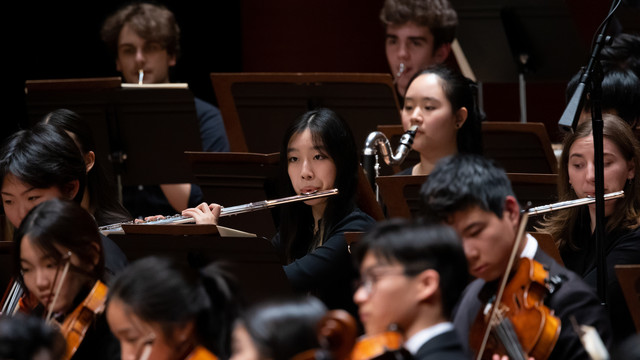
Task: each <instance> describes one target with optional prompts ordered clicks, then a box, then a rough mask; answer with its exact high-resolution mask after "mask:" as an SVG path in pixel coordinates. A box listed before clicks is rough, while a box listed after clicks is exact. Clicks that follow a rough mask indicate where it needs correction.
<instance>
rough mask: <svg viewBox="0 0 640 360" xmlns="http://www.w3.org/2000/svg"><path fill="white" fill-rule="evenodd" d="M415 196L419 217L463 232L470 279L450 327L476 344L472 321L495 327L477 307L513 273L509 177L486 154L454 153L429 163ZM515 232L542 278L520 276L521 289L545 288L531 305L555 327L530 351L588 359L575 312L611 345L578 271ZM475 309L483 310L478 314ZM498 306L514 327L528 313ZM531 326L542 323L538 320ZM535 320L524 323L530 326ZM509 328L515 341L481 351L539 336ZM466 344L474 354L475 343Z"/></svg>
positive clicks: (524, 260)
mask: <svg viewBox="0 0 640 360" xmlns="http://www.w3.org/2000/svg"><path fill="white" fill-rule="evenodd" d="M420 196H421V201H422V208H423V215H424V216H425V218H426V219H427V220H430V221H436V222H441V223H446V224H449V225H450V226H452V227H453V228H454V229H455V230H456V232H457V233H458V235H460V238H461V239H462V245H463V248H464V252H465V255H466V257H467V262H468V266H469V272H470V273H471V275H472V276H474V277H476V278H477V279H476V280H474V281H473V282H472V283H471V284H469V285H468V286H467V288H466V289H465V292H464V295H463V297H462V299H461V300H460V302H459V303H458V305H457V306H456V310H454V317H453V320H454V326H455V327H456V330H457V331H458V334H459V335H460V337H461V338H462V339H467V344H470V342H474V343H476V344H477V343H478V341H477V339H481V341H480V343H482V342H483V341H482V340H483V339H484V336H485V334H483V333H482V331H480V333H479V332H478V331H475V330H474V331H472V330H471V329H472V326H474V325H476V326H477V325H479V326H480V327H482V326H483V325H484V327H485V328H486V329H492V328H494V327H493V324H492V325H491V326H489V325H487V324H485V323H483V320H484V319H485V316H484V314H486V313H485V312H484V311H485V310H488V311H490V310H491V309H492V307H493V305H494V304H493V303H492V302H491V300H492V298H493V297H494V296H495V295H496V294H497V292H498V290H499V288H498V283H499V280H502V279H503V277H504V276H507V279H509V277H510V276H512V273H507V264H508V260H509V258H510V255H511V252H512V250H513V247H514V244H515V243H516V238H517V234H518V233H519V232H518V229H519V225H520V206H519V204H518V201H517V200H516V198H515V195H514V193H513V190H512V189H511V183H510V182H509V179H508V177H507V175H506V173H505V172H504V170H502V169H500V168H498V167H497V166H496V165H495V164H494V163H493V162H492V161H490V160H488V159H486V158H483V157H481V156H477V155H463V154H459V155H454V156H451V157H447V158H444V159H442V160H441V161H440V162H439V163H438V164H437V165H436V167H435V169H434V171H433V172H432V173H431V175H430V176H429V178H428V179H427V181H426V182H425V183H424V184H423V185H422V188H421V191H420ZM522 234H523V235H522V237H521V239H520V241H519V246H518V247H517V248H516V251H517V252H516V254H517V255H518V256H517V260H518V261H517V262H518V264H525V265H526V264H534V266H536V267H537V268H538V270H539V271H542V272H543V276H541V277H543V278H544V279H539V281H536V284H535V286H534V285H532V284H526V283H523V284H521V285H522V289H531V288H532V287H535V288H537V289H540V288H543V289H545V290H546V296H544V297H543V301H542V304H536V305H537V306H536V309H537V310H539V311H541V312H542V311H544V310H545V309H546V310H548V311H549V313H550V314H552V315H553V317H552V318H548V317H541V319H544V320H545V324H546V323H547V320H548V323H549V324H553V323H554V322H555V323H556V324H557V326H555V328H554V329H553V330H554V333H553V334H552V335H554V336H555V335H556V334H557V333H555V332H557V331H559V334H558V335H557V336H558V337H557V339H556V341H555V342H553V341H552V342H549V344H548V345H547V348H539V349H535V350H536V351H541V352H547V353H548V354H550V356H548V358H549V359H563V360H566V359H586V358H588V356H589V355H588V354H587V352H586V350H585V348H584V347H583V345H582V343H581V340H580V337H579V335H578V333H577V332H576V331H574V329H573V327H572V322H571V318H575V321H576V322H577V323H578V324H579V325H589V326H592V327H594V328H595V329H596V330H597V332H598V333H599V335H600V338H601V339H602V341H603V342H604V344H606V346H611V324H610V321H609V319H608V317H607V315H606V312H605V311H604V308H603V307H602V306H601V305H600V303H599V300H598V298H597V296H596V294H595V292H594V290H593V289H592V288H590V287H589V286H588V285H587V284H586V283H585V282H584V281H583V280H582V279H581V278H580V277H579V276H578V275H576V274H575V273H573V272H572V271H570V270H567V269H565V268H564V267H562V266H561V265H559V264H558V263H557V262H555V261H554V260H553V259H552V258H551V257H550V256H548V255H547V254H545V253H544V252H543V251H542V250H541V249H540V248H539V247H538V243H537V241H536V239H535V238H533V237H532V236H531V235H529V234H526V233H524V231H523V232H522ZM530 260H534V261H530ZM536 264H539V265H541V266H539V267H538V266H537V265H536ZM542 269H544V270H542ZM545 273H547V274H545ZM516 285H519V284H516ZM510 288H511V287H510ZM521 295H522V294H518V293H515V291H514V292H512V293H511V294H506V293H504V295H503V297H502V299H511V298H514V297H518V298H522V296H521ZM503 304H504V303H503V302H500V304H498V308H499V309H504V308H503V307H502V305H503ZM527 304H528V303H527ZM489 305H490V306H489ZM481 310H482V311H483V312H482V313H480V315H479V312H480V311H481ZM513 310H515V309H513ZM501 312H502V311H501ZM505 313H506V315H505V318H506V319H505V320H504V321H502V322H500V325H506V324H509V323H511V324H513V327H516V326H517V323H516V322H517V321H526V320H527V319H526V318H525V319H522V318H520V319H518V318H516V317H515V316H512V317H510V316H509V315H510V314H509V312H505ZM507 320H508V321H507ZM556 320H559V323H558V322H556ZM538 325H540V326H542V323H541V321H539V324H538ZM535 326H536V325H534V326H532V327H531V329H534V328H536V329H537V327H535ZM558 328H559V329H558ZM474 329H475V327H474ZM500 329H502V327H501V328H500ZM516 335H517V339H518V341H511V342H503V341H493V342H492V343H493V344H494V345H496V346H495V347H494V349H486V350H485V352H483V354H487V351H488V356H491V354H492V353H493V354H496V353H497V354H502V355H505V353H504V352H502V351H500V349H499V346H498V345H502V346H504V347H507V346H512V345H513V346H521V345H522V344H521V343H522V342H523V339H526V340H527V341H528V342H529V341H531V342H535V343H537V340H539V339H536V338H535V337H537V336H538V335H539V334H538V333H537V332H536V331H531V333H526V332H525V331H521V332H520V333H516ZM532 337H533V339H531V338H532ZM545 338H546V337H545ZM553 343H554V344H553ZM470 347H471V346H470ZM473 348H474V349H473V352H474V353H476V352H479V351H480V349H481V348H480V347H477V348H476V346H473ZM494 350H495V352H494ZM529 356H532V355H529Z"/></svg>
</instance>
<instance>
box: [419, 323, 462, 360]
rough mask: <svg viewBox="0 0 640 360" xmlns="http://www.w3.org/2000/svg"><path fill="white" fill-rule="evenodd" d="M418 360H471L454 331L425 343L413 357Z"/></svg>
mask: <svg viewBox="0 0 640 360" xmlns="http://www.w3.org/2000/svg"><path fill="white" fill-rule="evenodd" d="M413 358H414V359H416V360H463V359H464V360H469V359H470V356H469V355H468V354H466V353H465V350H464V346H463V345H462V343H461V342H460V339H459V338H458V334H456V332H455V331H454V330H451V331H447V332H444V333H442V334H440V335H437V336H435V337H434V338H432V339H430V340H429V341H427V342H426V343H424V344H423V345H422V346H421V347H420V349H419V350H418V352H417V353H416V354H415V355H414V356H413Z"/></svg>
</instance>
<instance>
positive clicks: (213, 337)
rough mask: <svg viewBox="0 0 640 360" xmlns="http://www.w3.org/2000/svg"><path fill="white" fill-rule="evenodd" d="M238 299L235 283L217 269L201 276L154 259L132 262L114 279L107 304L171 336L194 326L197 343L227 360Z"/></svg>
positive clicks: (209, 268) (203, 271) (206, 270)
mask: <svg viewBox="0 0 640 360" xmlns="http://www.w3.org/2000/svg"><path fill="white" fill-rule="evenodd" d="M236 294H237V292H236V285H235V282H234V281H233V280H232V278H231V277H230V276H229V275H228V274H227V273H226V272H224V271H223V270H222V269H221V268H220V267H219V266H217V265H216V264H210V265H208V266H206V267H205V268H203V269H201V270H199V271H198V270H196V269H195V268H192V267H189V266H186V265H185V266H183V265H182V264H179V263H177V262H176V261H173V260H171V259H168V258H162V257H155V256H151V257H147V258H143V259H140V260H137V261H135V262H133V263H132V264H131V265H129V266H128V267H127V269H125V271H123V272H121V273H120V274H119V275H118V276H117V277H116V278H115V280H114V281H113V285H112V286H111V287H110V289H109V298H108V300H107V301H110V300H111V299H114V298H115V299H118V300H120V301H122V302H123V303H125V304H126V305H127V306H129V307H130V308H131V310H132V312H133V313H134V314H136V316H138V317H139V318H140V319H141V320H143V321H145V322H148V323H157V324H159V325H160V326H161V327H162V329H163V331H164V332H165V335H167V336H169V335H170V334H172V330H173V329H174V327H175V326H177V325H183V324H186V323H187V322H189V321H191V320H193V321H195V332H196V334H195V336H197V340H198V343H199V344H200V345H202V346H205V347H206V348H207V349H209V350H210V351H211V352H213V353H214V354H215V355H216V356H218V357H219V358H221V359H227V358H228V357H229V354H230V348H231V335H230V333H231V326H232V324H233V321H235V318H236V317H237V314H238V306H239V304H238V299H237V297H236ZM169 338H170V336H169Z"/></svg>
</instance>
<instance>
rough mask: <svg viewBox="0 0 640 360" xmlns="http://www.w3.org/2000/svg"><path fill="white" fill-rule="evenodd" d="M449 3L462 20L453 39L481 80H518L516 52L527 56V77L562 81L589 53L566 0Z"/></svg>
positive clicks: (529, 78) (508, 81) (517, 54)
mask: <svg viewBox="0 0 640 360" xmlns="http://www.w3.org/2000/svg"><path fill="white" fill-rule="evenodd" d="M451 3H452V5H453V8H454V9H456V12H457V13H458V18H459V19H460V21H459V25H458V27H457V28H456V38H457V39H458V41H459V42H460V46H461V47H462V49H464V53H465V55H466V56H467V58H468V59H469V64H470V66H471V68H472V69H473V71H474V73H475V75H476V77H477V80H478V81H479V82H487V83H489V82H491V83H510V82H518V76H519V74H520V73H521V72H522V69H521V66H522V65H521V62H520V59H519V55H520V54H526V55H527V56H528V60H527V61H528V62H527V66H526V67H527V74H526V77H527V81H529V82H549V81H562V82H566V81H567V80H568V79H570V78H571V77H572V76H573V75H574V74H575V73H576V71H577V70H578V68H579V67H580V64H582V62H583V61H584V57H585V56H586V55H587V52H588V49H586V48H585V47H584V45H583V44H582V42H581V40H580V35H579V33H578V31H577V29H576V28H575V26H574V21H573V18H572V16H571V13H570V12H569V9H568V6H567V4H566V2H565V1H555V0H520V1H511V0H497V1H477V0H452V1H451ZM514 25H515V26H514ZM514 36H515V39H514V38H513V37H514ZM514 40H515V41H514ZM514 44H516V45H517V46H518V47H519V48H513V45H514Z"/></svg>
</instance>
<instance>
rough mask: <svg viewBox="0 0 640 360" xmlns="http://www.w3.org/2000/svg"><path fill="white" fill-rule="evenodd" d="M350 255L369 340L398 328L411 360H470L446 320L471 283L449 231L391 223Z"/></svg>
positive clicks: (369, 235) (367, 237) (376, 230)
mask: <svg viewBox="0 0 640 360" xmlns="http://www.w3.org/2000/svg"><path fill="white" fill-rule="evenodd" d="M353 256H354V258H355V261H356V263H357V264H358V266H359V268H360V279H361V280H360V283H359V286H358V288H357V290H356V293H355V295H354V300H355V302H356V304H358V306H359V314H360V320H361V321H362V323H363V324H364V328H365V333H366V336H367V337H369V336H376V335H378V334H383V333H385V332H388V331H389V330H390V329H393V328H396V330H397V331H398V332H399V333H400V335H401V337H402V338H403V339H404V348H405V349H406V350H408V351H409V352H410V353H411V354H412V355H413V358H415V359H419V360H426V359H430V360H436V359H442V360H445V359H469V356H468V355H467V354H466V353H465V350H464V347H463V345H462V343H461V341H460V340H459V338H458V335H457V334H456V332H455V330H454V328H453V324H452V323H451V321H450V318H451V311H452V309H453V305H454V304H455V303H456V302H457V301H458V298H459V297H460V294H461V293H462V290H463V289H464V287H465V286H466V284H467V283H468V280H469V275H468V273H467V262H466V259H465V256H464V251H463V250H462V247H461V246H460V241H459V239H458V236H457V234H456V233H455V232H454V231H453V230H452V229H451V228H449V227H447V226H443V225H432V226H426V225H420V224H416V223H411V222H409V221H407V220H400V219H395V220H389V221H387V222H384V223H380V224H379V225H378V226H376V227H375V228H374V229H373V230H371V231H370V232H369V233H367V234H366V235H365V236H364V237H363V239H362V240H360V241H359V242H358V243H357V244H356V246H355V247H354V249H353ZM367 337H365V338H364V339H367ZM356 346H358V345H356Z"/></svg>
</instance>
